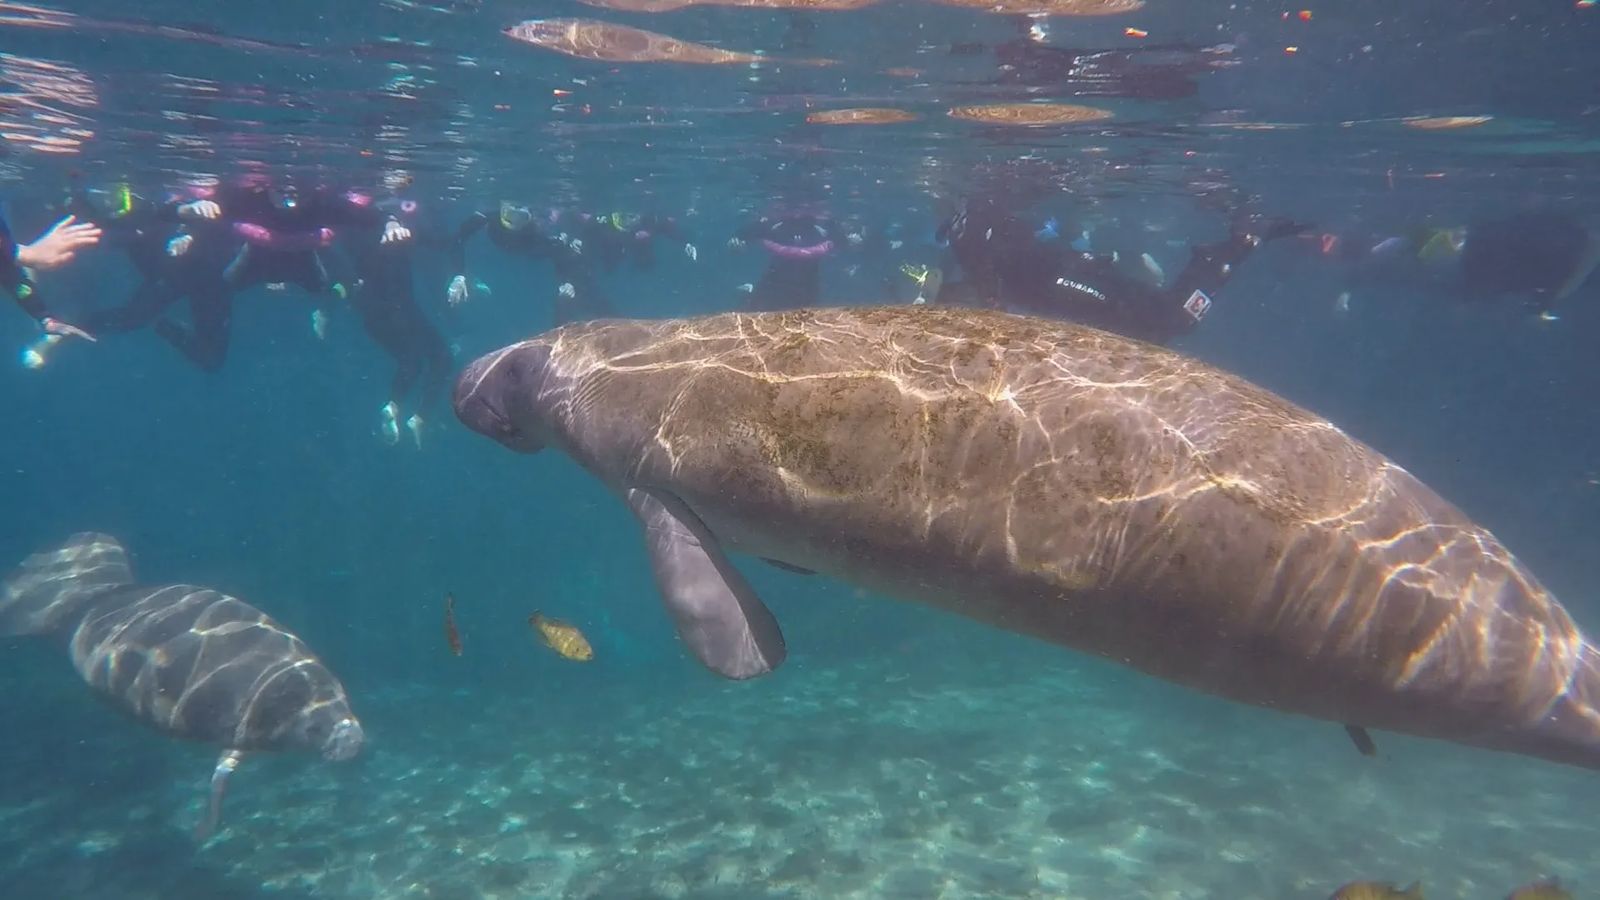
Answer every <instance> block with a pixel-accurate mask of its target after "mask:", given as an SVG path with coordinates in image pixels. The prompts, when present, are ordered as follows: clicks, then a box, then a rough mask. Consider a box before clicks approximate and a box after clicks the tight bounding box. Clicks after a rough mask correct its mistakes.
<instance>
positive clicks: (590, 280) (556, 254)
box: [448, 200, 612, 325]
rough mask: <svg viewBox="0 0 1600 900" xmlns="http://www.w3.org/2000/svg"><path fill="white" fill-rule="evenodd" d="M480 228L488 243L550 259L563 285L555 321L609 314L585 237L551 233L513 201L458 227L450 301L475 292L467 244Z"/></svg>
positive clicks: (520, 254) (553, 313)
mask: <svg viewBox="0 0 1600 900" xmlns="http://www.w3.org/2000/svg"><path fill="white" fill-rule="evenodd" d="M480 231H485V232H487V234H488V235H489V241H490V243H492V244H494V245H495V246H496V247H498V248H500V250H501V251H502V252H504V253H506V254H508V255H511V256H516V257H520V258H522V259H548V260H550V263H551V266H552V267H553V268H554V270H555V276H556V279H557V281H558V284H559V286H558V287H557V289H556V297H555V301H554V304H553V307H552V310H551V319H552V320H553V323H554V324H555V325H565V324H567V323H568V322H576V321H579V320H582V319H590V318H599V317H603V316H606V315H610V313H611V309H612V307H611V302H610V301H609V300H607V299H606V297H605V295H604V294H602V293H601V292H600V288H599V285H597V284H596V283H595V278H594V274H593V272H591V271H590V268H589V266H588V265H586V264H585V262H584V257H583V245H582V243H581V240H580V239H576V238H572V237H571V236H570V235H569V236H567V237H566V238H565V239H562V238H560V237H555V236H552V235H550V234H549V233H547V232H546V231H545V230H544V229H543V228H541V227H539V224H538V222H536V221H534V216H533V212H532V211H531V210H530V209H529V208H528V207H526V206H523V205H521V204H518V203H513V202H511V201H509V200H505V201H501V203H500V206H499V208H498V209H497V210H495V211H494V212H476V213H473V214H472V215H470V216H468V217H467V220H466V221H465V222H462V223H461V226H460V227H459V228H457V229H456V237H455V248H454V251H453V255H454V264H455V270H456V273H457V274H456V275H455V277H454V278H452V279H451V281H450V287H449V291H448V299H449V301H450V305H451V306H457V305H459V304H461V303H464V302H466V300H467V299H468V298H469V297H470V296H471V293H472V291H471V289H470V288H469V287H468V280H467V274H466V271H467V260H466V243H467V240H468V239H469V238H471V237H472V236H473V235H474V234H477V233H478V232H480ZM575 244H576V246H574V245H575ZM475 285H476V286H477V288H478V289H479V290H483V289H484V288H485V286H484V285H483V283H482V282H475Z"/></svg>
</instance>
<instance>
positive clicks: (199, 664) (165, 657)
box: [71, 584, 353, 750]
mask: <svg viewBox="0 0 1600 900" xmlns="http://www.w3.org/2000/svg"><path fill="white" fill-rule="evenodd" d="M117 600H118V601H119V602H117V603H114V604H111V603H108V604H103V605H102V606H101V607H100V608H97V610H96V612H95V613H94V614H93V615H90V616H88V617H86V618H85V619H84V621H83V623H82V624H81V625H80V626H79V627H78V628H77V630H76V631H75V632H74V633H73V636H72V646H71V650H72V663H73V665H74V666H75V667H76V668H77V670H78V673H79V674H80V675H82V676H83V679H84V680H85V681H87V682H88V683H89V685H90V686H91V687H93V688H94V689H95V690H96V691H99V692H101V693H102V694H104V695H106V697H107V698H108V699H110V700H111V701H112V702H114V703H116V704H117V705H119V706H121V707H123V708H124V709H126V710H127V711H128V712H130V713H132V714H133V715H134V716H136V717H138V718H139V719H141V720H143V721H144V722H146V723H147V724H150V725H153V726H155V727H156V728H158V729H160V730H162V731H164V732H167V733H169V734H171V735H173V736H175V737H180V738H184V739H187V740H193V741H203V742H207V743H212V744H217V745H221V746H225V747H230V748H234V749H239V750H290V749H307V750H323V749H324V744H325V743H326V741H327V740H328V739H329V737H330V735H331V734H332V733H333V732H334V730H335V728H336V727H337V726H338V724H339V723H340V722H341V721H343V720H346V719H353V716H352V715H351V712H350V708H349V702H348V698H347V697H346V695H345V691H344V686H343V685H341V684H340V683H339V680H338V679H337V678H335V677H334V675H333V673H332V672H330V671H328V669H327V668H326V667H325V666H324V665H323V664H322V662H321V661H320V660H318V659H317V657H316V656H315V654H313V653H312V652H311V650H310V648H308V647H307V646H306V645H305V643H304V642H303V641H301V640H300V639H299V638H298V637H296V636H295V635H294V634H292V633H290V632H289V631H288V630H287V629H285V628H284V627H283V626H282V625H280V624H278V623H277V622H276V621H274V620H273V619H271V618H270V617H269V616H267V615H266V614H265V613H263V612H261V611H260V610H258V609H256V608H255V607H253V606H251V605H250V604H248V603H245V602H244V601H242V600H239V599H237V598H234V597H229V596H227V595H225V594H221V593H218V592H217V591H213V590H210V589H208V588H201V587H195V586H192V585H182V584H177V585H167V586H164V587H138V588H126V589H124V590H122V591H118V592H117Z"/></svg>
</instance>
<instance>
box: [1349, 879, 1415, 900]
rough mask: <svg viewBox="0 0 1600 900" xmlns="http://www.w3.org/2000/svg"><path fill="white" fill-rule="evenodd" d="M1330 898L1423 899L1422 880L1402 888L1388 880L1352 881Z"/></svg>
mask: <svg viewBox="0 0 1600 900" xmlns="http://www.w3.org/2000/svg"><path fill="white" fill-rule="evenodd" d="M1328 900H1422V882H1420V881H1416V882H1412V884H1411V886H1410V887H1408V888H1406V889H1405V890H1403V891H1402V890H1401V889H1399V888H1397V887H1395V886H1394V885H1392V884H1390V883H1389V882H1387V881H1352V882H1350V883H1349V884H1347V885H1345V886H1344V887H1342V888H1339V889H1338V890H1337V891H1334V892H1333V896H1332V897H1329V898H1328Z"/></svg>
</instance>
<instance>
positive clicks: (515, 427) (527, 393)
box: [453, 344, 550, 453]
mask: <svg viewBox="0 0 1600 900" xmlns="http://www.w3.org/2000/svg"><path fill="white" fill-rule="evenodd" d="M549 361H550V348H549V347H547V346H542V345H527V344H518V345H516V346H513V347H507V348H506V349H504V350H500V351H497V352H495V353H491V354H489V355H488V356H484V357H480V358H478V359H476V360H474V361H473V362H472V363H471V364H470V365H468V366H467V368H466V369H465V370H464V371H463V372H462V373H461V377H460V378H458V379H456V389H455V396H454V400H453V405H454V407H455V411H456V418H458V419H460V420H461V424H463V425H465V426H467V427H468V428H471V429H472V430H473V431H476V432H478V433H479V434H482V435H484V436H486V437H490V438H493V439H495V440H496V441H499V442H500V443H502V444H504V445H505V446H507V447H510V448H511V449H513V450H517V451H520V452H522V453H534V452H537V451H539V450H542V449H543V448H544V441H543V440H542V439H541V438H540V436H539V434H538V431H537V429H536V428H535V427H533V426H534V423H535V421H536V419H537V415H538V413H537V409H536V407H535V404H536V403H537V402H538V399H539V396H538V395H539V386H540V385H541V384H543V382H544V373H545V366H546V365H547V364H548V363H549Z"/></svg>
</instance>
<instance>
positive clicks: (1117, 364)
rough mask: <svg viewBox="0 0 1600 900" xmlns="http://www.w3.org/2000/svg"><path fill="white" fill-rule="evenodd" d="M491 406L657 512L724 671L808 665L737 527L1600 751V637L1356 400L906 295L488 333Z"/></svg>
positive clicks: (1352, 705) (472, 374) (1367, 719)
mask: <svg viewBox="0 0 1600 900" xmlns="http://www.w3.org/2000/svg"><path fill="white" fill-rule="evenodd" d="M455 407H456V413H457V415H458V416H459V417H460V418H461V420H462V421H463V422H465V423H466V424H467V425H468V426H470V427H471V428H473V429H475V430H477V431H479V432H482V433H483V434H485V435H488V436H490V437H492V438H494V439H495V440H497V441H499V442H501V443H503V444H505V445H506V446H508V447H511V448H512V449H515V450H520V451H524V452H532V451H535V450H538V449H539V448H541V447H544V446H546V445H552V446H555V447H558V448H559V449H561V450H563V451H565V452H566V453H568V454H570V455H571V456H572V457H573V458H574V459H575V460H577V461H578V462H579V463H580V464H582V465H583V466H584V467H585V468H586V469H588V470H589V471H590V472H592V473H593V474H594V475H595V476H596V477H598V478H600V479H601V480H602V481H603V482H605V483H606V484H607V485H609V486H611V487H612V488H613V489H614V490H616V491H617V492H619V493H620V494H621V495H622V497H623V498H624V499H626V501H627V502H628V503H629V504H630V505H631V507H632V508H633V510H634V511H635V513H636V514H637V515H638V517H639V518H640V520H641V521H642V522H643V524H644V526H645V533H646V540H647V542H648V544H649V550H650V556H651V560H652V563H653V565H654V568H655V572H656V576H657V582H658V584H659V586H660V588H661V590H662V593H663V594H664V597H665V601H666V604H667V607H668V610H669V611H670V612H671V614H672V616H673V617H674V619H675V620H676V623H677V627H678V629H679V632H680V634H681V635H682V636H683V638H684V639H685V642H686V643H687V644H688V646H689V647H690V648H691V650H692V651H693V652H694V653H695V654H696V655H697V656H698V657H699V658H700V660H701V661H702V662H703V663H704V664H706V665H707V666H708V667H710V668H711V669H713V670H714V671H717V672H720V673H721V674H723V675H726V676H729V677H733V678H744V677H750V676H754V675H759V674H761V673H763V672H766V671H770V670H771V669H772V668H773V667H775V666H776V665H778V664H779V662H781V660H782V658H783V655H784V644H783V639H782V636H781V634H780V632H779V630H778V626H777V624H776V622H775V621H774V620H773V618H772V615H771V614H770V613H769V612H767V610H766V609H765V607H763V606H762V605H761V603H760V601H759V600H758V599H757V598H756V597H755V595H754V594H753V592H752V591H751V589H750V587H749V585H748V584H746V583H745V581H744V580H743V579H741V578H740V577H739V574H738V572H737V571H736V570H735V569H734V568H733V567H732V566H730V565H729V564H728V561H727V559H726V558H725V557H724V556H723V552H724V551H738V552H742V553H748V554H751V555H753V556H757V557H762V558H765V559H768V560H771V561H774V562H777V563H780V564H783V565H785V566H788V567H792V568H799V569H805V570H811V571H815V572H821V573H825V574H828V575H832V576H835V577H837V578H840V579H844V580H846V581H849V582H853V583H856V584H860V585H864V586H867V587H870V588H873V589H875V590H878V591H881V592H883V593H885V594H888V595H891V596H895V597H900V598H905V599H910V600H917V601H921V602H924V603H928V604H931V605H933V606H937V607H940V608H943V609H947V610H950V611H953V612H957V613H961V614H962V615H966V616H970V617H972V618H974V619H977V620H980V621H983V622H987V623H990V624H992V625H995V626H998V627H1001V628H1006V629H1009V630H1012V631H1017V632H1022V633H1024V634H1031V635H1035V636H1037V637H1041V638H1044V639H1046V640H1050V641H1054V642H1056V643H1059V644H1063V645H1065V646H1068V647H1071V648H1074V649H1077V650H1081V651H1087V652H1090V653H1096V654H1099V655H1101V656H1104V657H1106V658H1109V659H1112V660H1116V661H1118V662H1121V663H1125V664H1127V665H1131V666H1133V667H1135V668H1138V669H1140V670H1142V671H1144V672H1147V673H1149V674H1152V675H1155V676H1158V677H1161V678H1164V679H1167V680H1170V681H1174V682H1177V683H1179V684H1183V685H1187V686H1189V687H1192V688H1197V689H1200V690H1204V691H1208V692H1211V693H1214V694H1218V695H1221V696H1224V697H1228V698H1231V699H1233V700H1238V701H1242V702H1245V703H1253V704H1259V705H1262V706H1267V707H1271V708H1273V709H1278V710H1282V711H1285V712H1293V713H1300V714H1303V715H1308V716H1315V717H1318V718H1322V719H1328V720H1331V721H1334V722H1338V723H1343V724H1345V725H1346V726H1347V727H1349V728H1350V730H1351V733H1352V734H1353V735H1354V736H1356V737H1357V740H1358V744H1359V745H1363V746H1364V747H1366V746H1369V745H1368V744H1367V741H1366V740H1365V733H1364V731H1363V730H1362V729H1364V728H1368V727H1370V728H1382V729H1388V730H1391V731H1399V732H1407V733H1410V734H1415V735H1422V736H1425V737H1432V738H1440V739H1444V740H1450V741H1456V742H1459V743H1463V744H1471V745H1475V746H1479V747H1487V748H1492V749H1496V750H1505V751H1511V752H1515V753H1524V754H1528V755H1531V756H1538V757H1543V758H1545V759H1550V760H1555V761H1558V762H1563V763H1570V764H1573V765H1579V766H1587V767H1590V768H1596V767H1600V711H1597V709H1596V706H1597V704H1600V652H1597V651H1596V648H1595V647H1594V645H1593V644H1591V643H1590V642H1589V641H1587V640H1585V638H1584V636H1583V635H1582V634H1581V633H1580V632H1579V630H1578V628H1577V626H1576V625H1575V624H1574V623H1573V620H1572V618H1571V617H1570V616H1569V615H1568V614H1567V612H1566V611H1565V610H1564V609H1562V607H1561V606H1560V604H1559V603H1557V601H1556V599H1555V598H1554V597H1552V596H1551V595H1550V593H1549V592H1548V591H1546V590H1545V589H1544V588H1543V587H1541V586H1540V585H1539V583H1538V581H1536V580H1535V579H1534V577H1533V575H1532V574H1531V573H1530V572H1528V570H1527V569H1525V568H1524V567H1523V566H1522V565H1521V564H1520V563H1518V562H1517V560H1516V559H1514V558H1513V557H1512V555H1511V554H1510V553H1509V552H1508V551H1507V550H1506V549H1505V547H1504V546H1502V545H1501V544H1500V542H1499V541H1497V540H1496V539H1495V538H1494V536H1493V535H1491V534H1490V533H1489V532H1487V531H1485V530H1484V529H1483V528H1481V527H1479V526H1477V525H1475V524H1473V522H1472V521H1470V520H1469V519H1468V518H1467V517H1466V516H1465V515H1464V514H1462V513H1461V511H1460V510H1458V509H1456V508H1455V507H1453V506H1451V505H1450V504H1449V503H1447V502H1446V501H1444V500H1443V499H1441V498H1440V497H1439V496H1438V495H1436V494H1435V493H1434V492H1433V491H1431V490H1429V489H1428V488H1427V487H1425V486H1424V485H1423V484H1422V483H1420V482H1419V481H1417V479H1416V478H1414V477H1412V476H1411V475H1410V474H1408V473H1407V472H1406V471H1405V470H1404V469H1402V468H1400V467H1399V466H1397V465H1395V464H1394V463H1392V462H1390V461H1388V460H1387V459H1385V458H1384V457H1383V456H1381V455H1380V454H1378V453H1377V452H1375V451H1373V450H1372V449H1371V448H1369V447H1366V446H1365V445H1363V444H1361V443H1360V442H1358V441H1356V440H1353V439H1352V438H1350V437H1349V436H1348V435H1346V434H1345V433H1344V432H1342V431H1340V430H1339V429H1338V428H1337V427H1335V426H1334V425H1332V424H1330V423H1329V422H1327V421H1325V420H1323V419H1320V418H1318V417H1317V416H1314V415H1312V414H1311V413H1308V412H1306V411H1305V410H1302V409H1299V408H1298V407H1296V406H1294V405H1293V404H1291V403H1288V402H1286V401H1284V400H1282V399H1280V398H1279V397H1277V396H1274V395H1273V394H1271V393H1268V392H1267V391H1264V390H1262V389H1261V388H1258V387H1256V386H1254V385H1252V384H1250V383H1249V382H1246V381H1244V380H1243V379H1241V378H1238V377H1235V376H1233V375H1230V374H1228V373H1226V372H1222V371H1219V370H1218V369H1215V368H1213V367H1211V366H1208V365H1205V364H1203V363H1200V362H1196V361H1194V360H1192V359H1188V358H1185V357H1183V356H1180V355H1178V354H1176V353H1172V352H1169V351H1167V350H1163V349H1161V348H1158V347H1153V346H1149V345H1146V344H1142V343H1138V342H1135V341H1131V340H1127V339H1124V338H1120V337H1117V336H1114V335H1110V334H1106V333H1103V332H1099V331H1095V330H1093V329H1088V328H1083V327H1078V326H1074V325H1070V324H1065V323H1061V322H1053V321H1043V320H1039V319H1032V318H1025V317H1018V316H1010V315H1005V314H1002V313H994V312H985V311H978V310H957V309H928V308H911V307H902V308H888V309H830V310H825V311H824V310H816V311H810V310H803V311H796V312H785V313H768V314H756V315H750V314H726V315H717V316H710V317H705V318H694V319H681V320H671V321H600V322H589V323H583V324H576V325H569V326H566V327H564V328H559V329H556V330H554V331H551V332H548V333H546V334H543V335H541V336H539V337H536V338H534V339H532V340H528V341H524V342H522V343H520V344H515V345H513V346H510V347H506V348H505V349H502V350H500V351H498V352H495V353H492V354H489V355H488V356H485V357H483V358H481V359H479V360H477V361H475V362H474V363H473V364H472V365H471V366H470V367H469V368H468V369H467V370H466V371H465V372H464V373H463V374H462V375H461V378H460V380H459V382H458V384H457V386H456V392H455Z"/></svg>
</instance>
